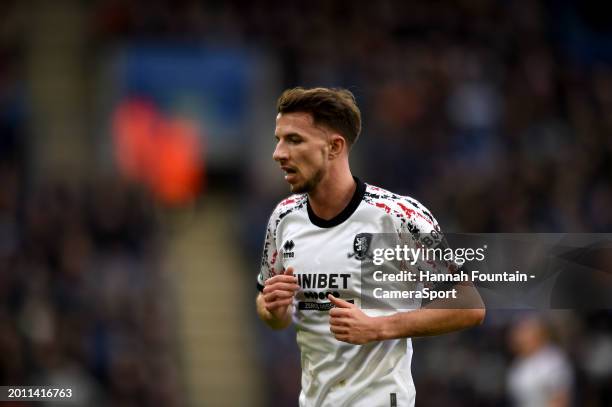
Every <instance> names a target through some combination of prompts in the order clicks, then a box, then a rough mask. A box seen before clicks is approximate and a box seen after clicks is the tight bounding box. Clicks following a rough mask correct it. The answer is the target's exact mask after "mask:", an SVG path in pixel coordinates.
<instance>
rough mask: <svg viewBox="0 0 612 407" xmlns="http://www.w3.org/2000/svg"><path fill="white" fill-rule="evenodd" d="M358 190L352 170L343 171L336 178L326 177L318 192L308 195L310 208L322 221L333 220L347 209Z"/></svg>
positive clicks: (318, 186) (317, 189)
mask: <svg viewBox="0 0 612 407" xmlns="http://www.w3.org/2000/svg"><path fill="white" fill-rule="evenodd" d="M328 175H331V174H328ZM356 188H357V184H356V183H355V180H354V179H353V176H352V175H351V172H350V170H348V171H342V173H341V174H339V175H338V176H336V177H334V176H326V177H325V178H324V179H323V180H321V182H320V183H319V185H317V188H316V190H315V191H312V192H310V193H309V194H308V201H309V203H310V208H311V209H312V211H313V212H314V213H315V215H317V216H318V217H319V218H321V219H325V220H329V219H333V218H334V217H336V216H338V214H340V212H342V210H344V208H346V207H347V205H348V204H349V202H350V201H351V198H352V197H353V194H354V193H355V189H356Z"/></svg>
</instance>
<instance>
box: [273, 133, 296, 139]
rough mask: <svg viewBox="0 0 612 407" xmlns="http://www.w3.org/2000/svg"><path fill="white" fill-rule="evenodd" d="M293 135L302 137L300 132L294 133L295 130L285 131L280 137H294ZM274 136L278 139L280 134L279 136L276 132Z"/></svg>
mask: <svg viewBox="0 0 612 407" xmlns="http://www.w3.org/2000/svg"><path fill="white" fill-rule="evenodd" d="M294 136H297V137H302V135H301V134H300V133H296V132H291V133H286V134H283V135H282V137H294ZM274 138H276V139H279V138H281V136H279V135H278V134H275V135H274Z"/></svg>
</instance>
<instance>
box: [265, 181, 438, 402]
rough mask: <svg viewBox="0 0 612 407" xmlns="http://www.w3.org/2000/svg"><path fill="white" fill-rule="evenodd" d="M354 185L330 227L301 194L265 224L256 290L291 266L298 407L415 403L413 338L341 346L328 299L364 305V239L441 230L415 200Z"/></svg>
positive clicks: (415, 237) (413, 236) (375, 312)
mask: <svg viewBox="0 0 612 407" xmlns="http://www.w3.org/2000/svg"><path fill="white" fill-rule="evenodd" d="M356 182H357V189H356V191H355V194H354V196H353V198H352V199H351V201H350V203H349V204H348V206H347V207H346V208H345V209H344V210H343V211H342V212H341V213H340V214H339V215H338V216H336V217H335V218H333V219H331V220H324V219H321V218H319V217H317V216H316V215H315V214H314V212H313V211H312V210H311V208H310V206H309V204H308V196H307V195H306V194H300V195H293V196H291V197H289V198H287V199H285V200H283V201H282V202H280V203H279V204H278V206H277V207H276V209H275V210H274V212H273V213H272V216H271V217H270V220H269V223H268V228H267V233H266V238H265V245H264V250H263V256H262V263H261V271H260V273H259V276H258V279H257V285H258V288H259V289H260V290H261V289H263V284H264V281H265V280H266V279H268V278H270V277H272V276H274V275H276V274H280V273H282V272H283V271H284V270H285V269H286V268H287V267H289V266H291V267H293V269H294V275H296V276H297V277H298V283H299V285H300V290H299V291H298V292H297V294H296V296H295V299H294V314H293V322H294V325H295V327H296V330H297V342H298V345H299V348H300V351H301V364H302V391H301V393H300V398H299V404H300V406H301V407H310V406H317V407H318V406H334V407H337V406H352V407H358V406H364V407H376V406H381V407H382V406H387V407H388V406H399V407H403V406H413V405H414V401H415V388H414V384H413V380H412V374H411V371H410V364H411V358H412V342H411V340H410V338H403V339H394V340H387V341H380V342H373V343H369V344H366V345H352V344H348V343H345V342H341V341H338V340H337V339H335V338H334V336H333V334H332V333H331V332H330V330H329V309H330V308H331V303H330V302H329V300H328V299H327V294H328V293H331V294H333V295H334V296H336V297H339V298H342V299H344V300H346V301H349V302H353V303H355V304H357V305H358V306H361V304H360V293H361V280H362V279H361V261H362V260H363V257H364V254H365V253H366V252H367V249H368V248H367V247H363V245H364V244H367V242H366V241H365V240H364V239H363V236H367V235H370V234H376V233H396V234H398V236H402V238H403V239H406V238H408V239H413V240H415V242H416V241H417V240H419V236H424V235H426V234H428V233H431V232H432V231H435V232H439V228H438V225H437V223H436V221H435V219H434V217H433V216H432V215H431V213H429V211H428V210H427V209H426V208H425V207H423V205H421V204H420V203H419V202H417V201H415V200H414V199H411V198H409V197H403V196H399V195H397V194H394V193H391V192H389V191H386V190H383V189H381V188H377V187H374V186H372V185H368V184H365V183H363V182H361V181H360V180H358V179H356ZM435 232H434V233H435ZM411 301H417V300H411ZM419 301H420V300H419ZM419 306H420V303H414V304H410V305H408V306H406V308H411V309H414V308H418V307H419ZM363 311H364V312H365V313H366V314H367V315H370V316H376V315H383V314H389V313H393V311H381V310H374V309H363Z"/></svg>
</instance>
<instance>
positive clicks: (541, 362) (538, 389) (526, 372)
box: [508, 315, 574, 407]
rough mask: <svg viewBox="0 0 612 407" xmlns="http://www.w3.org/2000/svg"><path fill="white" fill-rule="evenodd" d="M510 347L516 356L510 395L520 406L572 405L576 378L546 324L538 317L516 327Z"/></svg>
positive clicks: (510, 372) (511, 374)
mask: <svg viewBox="0 0 612 407" xmlns="http://www.w3.org/2000/svg"><path fill="white" fill-rule="evenodd" d="M510 346H511V348H512V351H513V352H514V354H515V355H516V359H515V361H514V363H513V364H512V365H511V366H510V369H509V371H508V393H509V394H510V396H511V399H512V401H513V403H514V405H516V406H517V407H567V406H570V405H572V404H573V403H572V391H573V385H574V383H573V382H574V375H573V371H572V367H571V364H570V362H569V360H568V358H567V355H566V354H565V353H564V352H563V350H562V349H561V348H559V347H558V346H556V345H554V344H553V343H552V342H551V339H550V332H549V330H548V328H547V327H546V326H545V324H544V321H543V320H542V319H541V318H540V317H538V316H535V315H531V316H528V317H524V318H522V319H521V320H520V321H518V322H517V323H515V324H514V325H513V326H512V329H511V331H510Z"/></svg>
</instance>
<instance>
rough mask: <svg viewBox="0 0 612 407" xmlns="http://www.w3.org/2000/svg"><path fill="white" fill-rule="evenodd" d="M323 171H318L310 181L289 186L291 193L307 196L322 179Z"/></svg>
mask: <svg viewBox="0 0 612 407" xmlns="http://www.w3.org/2000/svg"><path fill="white" fill-rule="evenodd" d="M323 175H325V174H324V171H323V170H318V171H317V172H316V173H315V174H314V175H313V176H312V177H311V178H310V179H308V180H306V181H305V182H304V183H303V184H297V185H291V192H292V193H294V194H308V193H310V192H312V191H314V190H315V188H316V187H317V186H318V185H319V183H320V182H321V180H322V179H323Z"/></svg>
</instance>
